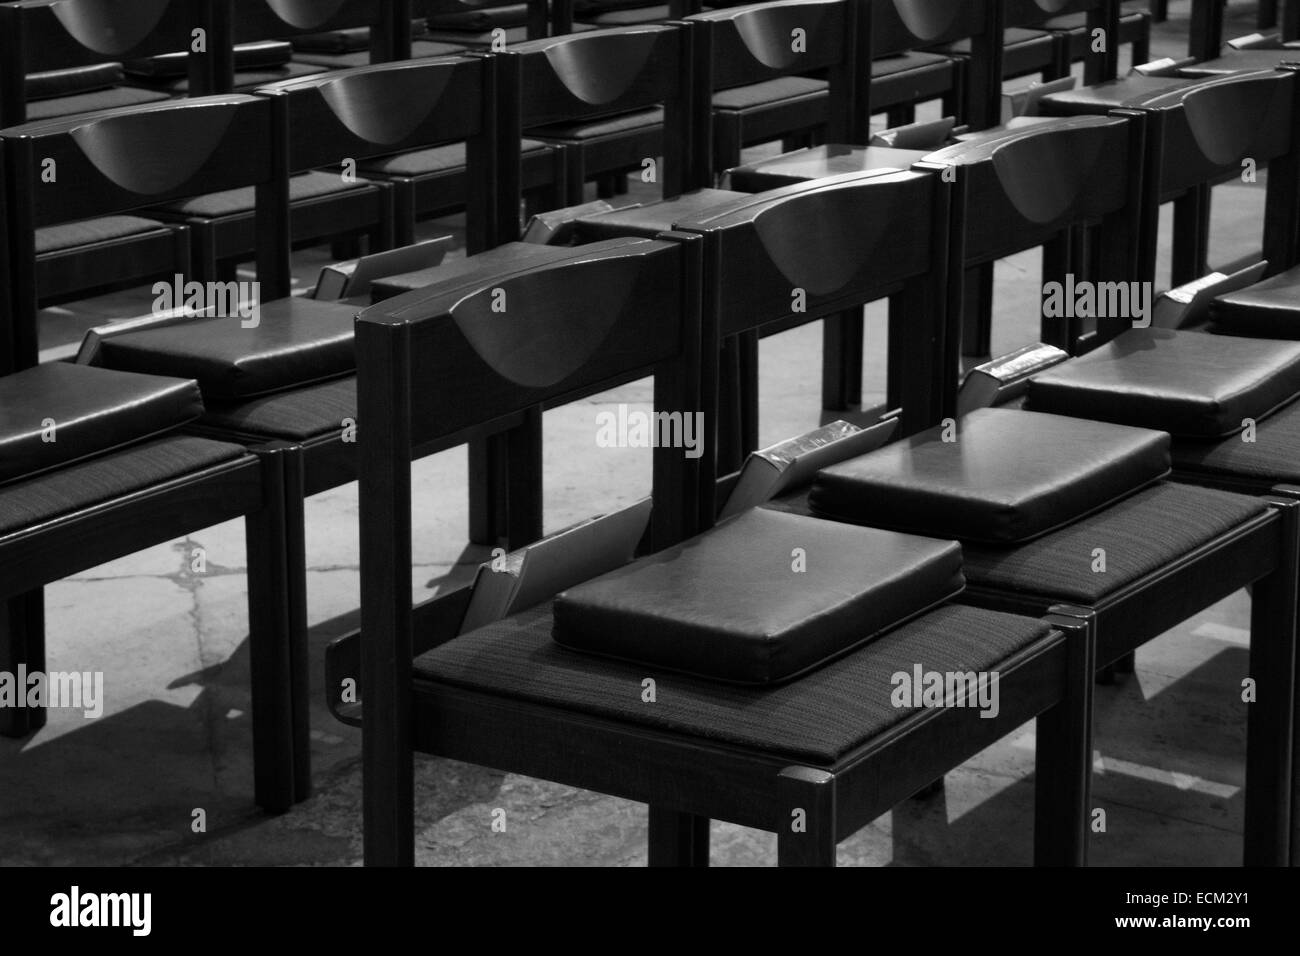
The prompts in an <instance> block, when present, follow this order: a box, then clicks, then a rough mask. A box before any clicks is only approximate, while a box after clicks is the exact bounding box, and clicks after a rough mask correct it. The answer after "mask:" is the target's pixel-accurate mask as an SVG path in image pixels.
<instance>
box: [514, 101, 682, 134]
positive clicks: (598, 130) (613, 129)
mask: <svg viewBox="0 0 1300 956" xmlns="http://www.w3.org/2000/svg"><path fill="white" fill-rule="evenodd" d="M663 124H664V111H663V109H662V108H661V107H658V106H656V107H653V108H651V109H647V110H634V111H633V112H631V113H620V114H618V115H617V116H611V117H608V118H606V119H599V120H592V121H590V122H585V123H560V124H557V125H554V126H539V127H538V128H537V129H534V130H530V132H531V133H532V134H533V135H534V136H541V137H543V138H545V139H572V140H585V139H595V138H596V137H598V136H609V135H612V134H614V133H631V132H639V131H642V130H651V129H654V128H655V127H657V126H663Z"/></svg>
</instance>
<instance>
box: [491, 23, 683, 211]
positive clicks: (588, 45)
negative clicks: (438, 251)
mask: <svg viewBox="0 0 1300 956" xmlns="http://www.w3.org/2000/svg"><path fill="white" fill-rule="evenodd" d="M498 61H499V63H498V70H499V73H498V76H499V82H500V90H501V94H500V96H499V98H498V110H499V112H498V119H499V124H500V125H499V129H500V134H499V136H498V143H499V149H500V151H501V167H500V168H501V172H500V176H501V179H500V183H501V192H502V196H518V195H519V193H520V187H519V183H520V164H521V159H520V151H521V139H522V135H523V131H524V130H527V129H530V128H533V127H538V126H545V125H547V124H553V123H581V122H588V121H594V120H598V119H600V118H602V117H607V116H613V115H616V114H619V113H626V112H629V111H632V110H637V109H644V108H648V107H652V106H657V105H660V104H662V105H663V108H664V145H663V150H664V157H663V165H662V167H660V168H659V170H658V174H657V175H658V181H659V183H660V186H661V188H662V190H663V194H664V196H665V197H672V196H677V195H679V194H680V193H681V192H682V191H683V189H684V188H685V186H684V184H685V182H686V179H687V176H688V175H689V169H688V164H689V162H690V156H691V149H692V144H691V142H690V140H691V129H690V125H691V124H690V115H689V112H688V100H689V95H690V89H691V73H690V69H691V62H690V56H689V33H688V31H687V30H686V29H685V28H683V27H681V26H676V25H663V24H650V25H646V26H636V27H619V28H614V29H609V30H592V31H590V32H586V33H574V34H569V35H567V36H557V37H550V38H548V39H542V40H530V41H527V42H525V43H519V44H516V45H514V46H512V47H510V48H509V49H508V50H507V51H506V52H504V53H502V54H499V56H498ZM498 211H499V213H500V215H501V216H502V222H501V232H500V235H501V236H502V237H506V236H512V235H514V234H516V233H517V232H518V223H517V222H516V220H517V218H518V213H517V204H516V205H515V206H513V207H512V206H511V204H510V203H507V202H502V203H501V204H500V208H499V210H498Z"/></svg>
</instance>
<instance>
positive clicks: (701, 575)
mask: <svg viewBox="0 0 1300 956" xmlns="http://www.w3.org/2000/svg"><path fill="white" fill-rule="evenodd" d="M796 548H802V549H804V551H805V553H806V561H807V563H806V571H804V572H801V573H796V572H795V571H794V570H792V560H793V559H792V552H793V551H794V549H796ZM963 585H964V581H963V579H962V575H961V547H960V545H958V544H956V543H955V542H950V541H933V540H928V539H924V538H916V537H911V536H908V535H899V534H894V533H892V532H887V531H877V530H874V529H870V528H857V527H853V526H850V525H840V524H833V523H829V522H822V521H818V520H816V519H812V518H804V517H800V516H797V515H787V514H781V513H779V512H775V511H767V510H764V509H754V510H751V511H747V512H745V513H743V514H741V515H739V516H738V517H736V518H733V519H732V520H730V521H727V522H725V523H723V524H721V525H719V526H717V527H716V528H714V529H713V530H711V531H709V532H707V533H705V534H702V535H699V536H697V537H695V538H692V539H690V540H689V541H685V542H683V543H682V544H679V545H676V546H674V547H671V548H667V549H665V550H664V551H661V552H659V553H658V554H654V555H651V556H649V557H646V558H642V559H640V560H638V561H635V562H633V563H632V564H630V565H628V566H627V567H624V568H620V569H619V570H617V571H612V572H610V573H608V574H605V575H602V576H601V577H599V578H596V579H595V580H593V581H588V582H586V583H584V584H580V585H578V586H577V587H574V588H570V589H569V590H567V591H565V592H564V593H562V594H560V595H559V596H558V597H557V598H556V599H555V626H554V630H553V635H552V636H553V637H554V638H555V640H556V642H557V643H559V644H562V645H564V646H565V647H568V648H571V649H574V650H581V651H587V652H590V653H596V654H601V655H605V656H608V657H615V658H621V659H625V660H632V661H637V662H641V663H645V664H651V665H654V666H659V667H665V668H669V669H671V670H676V671H685V672H687V673H690V674H694V675H697V676H701V677H707V678H711V679H715V680H723V681H730V682H736V683H742V684H766V683H773V682H776V681H781V680H786V679H789V678H791V677H794V676H796V675H798V674H800V673H803V672H804V671H807V670H810V669H812V668H815V667H817V666H819V665H821V664H823V663H825V662H827V661H828V660H830V659H832V658H835V657H838V656H839V655H841V654H843V653H845V652H846V651H849V650H851V649H852V648H854V647H856V646H857V645H859V644H862V643H864V642H866V641H869V640H871V639H872V638H873V637H876V636H878V635H879V634H880V633H881V632H883V631H885V630H888V629H889V628H891V627H893V626H895V625H897V624H900V623H902V622H904V621H906V620H908V619H909V618H912V617H914V616H915V615H916V614H918V613H920V612H922V611H924V610H926V609H928V608H931V607H933V606H934V605H936V604H938V603H940V602H942V601H944V600H946V599H948V598H950V597H952V596H953V595H955V594H956V593H957V592H959V591H960V590H961V588H962V587H963Z"/></svg>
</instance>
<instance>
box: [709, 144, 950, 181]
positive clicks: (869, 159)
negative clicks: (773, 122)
mask: <svg viewBox="0 0 1300 956" xmlns="http://www.w3.org/2000/svg"><path fill="white" fill-rule="evenodd" d="M926 153H927V151H926V150H917V149H893V148H891V147H887V146H841V145H838V144H837V145H829V146H812V147H809V148H807V149H797V150H794V151H793V152H789V153H785V154H783V155H781V156H776V157H774V158H772V159H766V160H763V161H761V162H757V163H749V164H748V165H745V166H737V167H735V168H734V169H729V170H727V185H729V186H731V187H732V188H733V189H737V190H740V191H741V192H746V193H758V192H765V191H766V190H768V189H777V188H779V187H781V186H793V185H795V184H796V183H803V182H808V181H809V180H811V179H823V178H825V177H827V176H838V175H840V174H842V173H860V172H864V171H866V170H869V169H909V168H910V167H911V165H912V164H913V163H915V162H919V161H920V160H922V159H924V158H925V156H926Z"/></svg>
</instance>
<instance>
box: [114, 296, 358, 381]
mask: <svg viewBox="0 0 1300 956" xmlns="http://www.w3.org/2000/svg"><path fill="white" fill-rule="evenodd" d="M356 311H357V310H356V307H355V306H350V305H341V304H339V303H335V302H316V301H314V300H312V299H302V298H296V297H295V298H288V299H276V300H275V301H273V302H267V303H263V304H262V305H261V307H260V315H259V317H258V321H257V324H256V325H255V326H251V327H248V328H246V327H245V326H244V322H245V320H243V319H241V318H239V317H238V316H214V317H208V318H196V319H194V320H193V321H192V322H181V323H178V324H175V325H167V326H162V327H160V328H154V329H143V330H141V331H138V332H126V333H123V334H122V335H115V336H111V337H109V338H106V339H104V341H103V342H102V343H101V345H100V362H101V363H102V364H104V365H105V366H108V367H109V368H116V369H124V370H127V371H133V372H149V373H152V374H171V375H181V376H184V377H186V378H193V379H196V380H197V381H198V383H199V386H200V387H201V388H202V390H203V394H204V396H205V397H207V398H212V399H221V400H231V399H239V398H248V397H252V396H255V395H264V394H267V393H269V392H275V391H279V390H280V389H283V388H292V387H295V386H300V385H305V384H308V383H311V382H319V381H321V380H323V379H328V378H335V377H338V376H340V375H346V374H347V373H348V372H351V371H353V370H354V369H355V368H356V348H355V346H354V343H353V334H352V329H353V321H354V319H355V317H356Z"/></svg>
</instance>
